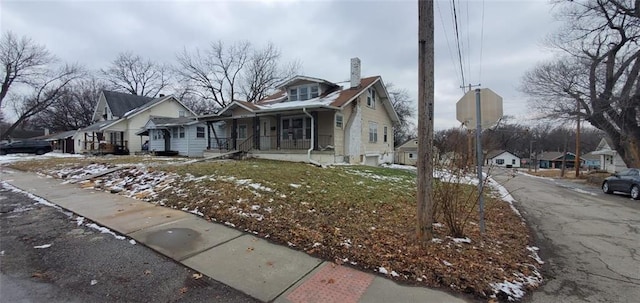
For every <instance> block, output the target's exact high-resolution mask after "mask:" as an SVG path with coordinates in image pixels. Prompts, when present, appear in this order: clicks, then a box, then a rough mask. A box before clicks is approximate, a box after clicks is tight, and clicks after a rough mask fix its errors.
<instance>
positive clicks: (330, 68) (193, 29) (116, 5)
mask: <svg viewBox="0 0 640 303" xmlns="http://www.w3.org/2000/svg"><path fill="white" fill-rule="evenodd" d="M483 6H484V22H483V18H482V15H483V14H482V12H483ZM552 8H553V7H552V6H551V5H550V4H549V3H548V1H546V0H521V1H516V0H512V1H494V0H486V1H484V2H483V1H481V0H474V1H462V0H460V1H457V7H456V12H457V14H456V15H457V17H458V24H459V25H458V30H459V37H460V43H461V44H462V54H461V57H462V59H463V62H464V76H465V83H466V84H468V83H471V84H478V83H480V84H482V87H487V88H491V89H492V90H493V91H495V92H496V93H498V94H499V95H501V96H502V97H503V99H504V114H505V115H511V116H515V117H517V118H518V119H519V121H526V120H527V119H532V117H533V116H534V114H533V113H527V112H528V110H527V104H526V96H523V95H522V94H521V93H519V92H518V91H517V87H518V86H519V84H520V79H521V77H522V75H523V73H524V72H525V71H526V70H528V69H530V68H531V67H533V66H534V65H535V64H536V63H537V62H540V61H543V60H545V59H548V58H549V57H550V56H551V53H550V52H549V51H548V50H546V49H545V47H544V44H543V40H544V39H545V37H547V36H548V35H549V34H550V33H552V32H553V31H554V30H555V29H556V28H557V26H558V24H557V23H555V22H554V18H553V16H552V12H553V10H552ZM417 11H418V5H417V1H406V0H399V1H393V0H377V1H355V0H338V1H311V0H301V1H295V0H289V1H272V0H255V1H213V0H208V1H177V0H173V1H142V0H137V1H93V0H90V1H82V2H81V1H69V0H68V1H47V0H40V1H23V0H20V1H16V0H3V1H2V2H1V3H0V28H1V29H2V32H5V31H9V30H10V31H13V32H14V33H15V34H17V35H27V36H29V37H31V38H32V39H34V40H35V41H36V42H38V43H41V44H44V45H46V46H47V48H48V49H49V50H50V51H51V52H52V53H54V54H55V55H57V56H58V57H60V58H61V59H63V60H65V61H68V62H78V63H81V64H83V65H84V66H86V67H87V68H89V69H96V70H97V69H100V68H105V67H106V66H108V64H109V62H111V61H112V60H113V59H114V58H115V57H116V55H117V54H118V53H120V52H123V51H132V52H134V53H136V54H139V55H141V56H143V57H149V58H151V59H153V60H157V61H162V62H166V63H174V62H175V54H176V53H177V52H179V51H180V50H182V48H183V47H186V48H187V49H193V48H195V47H199V48H205V47H207V45H208V44H209V43H210V42H212V41H217V40H222V41H224V42H228V43H233V42H235V41H239V40H248V41H250V42H251V43H253V44H255V45H256V46H262V45H264V44H266V43H267V42H269V41H271V42H273V43H274V44H275V45H276V46H278V47H279V48H280V49H281V51H282V54H283V56H284V59H285V60H287V61H289V60H299V61H300V62H301V63H302V66H303V70H302V73H303V74H304V75H307V76H312V77H318V78H322V79H326V80H329V81H332V82H339V81H345V80H347V79H349V63H350V61H349V60H350V58H352V57H359V58H360V60H361V61H362V75H363V76H372V75H380V76H382V78H383V80H384V81H385V82H386V83H389V82H392V83H394V84H395V85H396V86H397V87H401V88H405V89H407V90H408V91H409V93H410V95H411V97H412V98H413V99H414V100H415V99H417V82H418V80H417V79H418V70H417V61H418V52H417V46H418V39H417V35H418V12H417ZM434 15H435V34H436V39H435V52H436V55H435V56H436V57H435V65H436V66H435V79H436V80H435V81H436V82H435V87H436V95H435V99H436V103H435V117H436V119H435V127H436V129H445V128H449V127H453V126H459V125H460V123H459V122H458V121H457V120H456V113H455V110H456V107H455V103H456V102H457V101H458V100H459V99H460V98H461V97H462V95H463V92H462V89H460V88H459V87H460V86H461V85H462V79H461V72H460V65H459V63H458V51H457V47H456V40H455V34H454V33H455V32H454V23H453V21H452V16H453V13H452V6H451V1H437V2H436V5H435V8H434ZM481 49H482V51H480V50H481ZM416 104H417V103H416ZM415 106H416V114H417V105H415Z"/></svg>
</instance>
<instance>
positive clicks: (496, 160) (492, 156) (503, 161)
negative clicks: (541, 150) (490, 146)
mask: <svg viewBox="0 0 640 303" xmlns="http://www.w3.org/2000/svg"><path fill="white" fill-rule="evenodd" d="M485 161H486V165H493V166H499V167H507V168H512V167H513V168H517V167H520V157H518V156H516V155H514V154H512V153H510V152H508V151H506V150H497V151H492V152H489V153H488V154H487V158H486V160H485Z"/></svg>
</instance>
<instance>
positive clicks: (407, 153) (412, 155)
mask: <svg viewBox="0 0 640 303" xmlns="http://www.w3.org/2000/svg"><path fill="white" fill-rule="evenodd" d="M396 163H398V164H403V165H416V164H418V139H410V140H408V141H407V142H405V143H402V144H401V145H400V146H398V147H397V148H396Z"/></svg>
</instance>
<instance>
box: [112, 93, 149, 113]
mask: <svg viewBox="0 0 640 303" xmlns="http://www.w3.org/2000/svg"><path fill="white" fill-rule="evenodd" d="M102 93H103V94H104V98H105V100H106V101H107V105H108V106H109V109H110V110H111V114H113V116H115V117H122V116H124V114H125V113H127V112H128V111H131V110H132V109H135V108H137V107H140V106H142V105H144V104H146V103H148V102H150V101H151V100H153V98H150V97H145V96H137V95H132V94H126V93H120V92H113V91H108V90H103V91H102Z"/></svg>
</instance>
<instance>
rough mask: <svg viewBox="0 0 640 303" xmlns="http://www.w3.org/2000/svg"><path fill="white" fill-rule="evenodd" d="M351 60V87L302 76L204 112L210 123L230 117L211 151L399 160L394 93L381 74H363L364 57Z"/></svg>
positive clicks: (320, 160) (319, 160)
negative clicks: (256, 96)
mask: <svg viewBox="0 0 640 303" xmlns="http://www.w3.org/2000/svg"><path fill="white" fill-rule="evenodd" d="M351 62H352V69H351V81H350V83H348V84H347V87H342V86H340V85H338V84H336V83H333V82H329V81H327V80H323V79H318V78H312V77H305V76H296V77H293V78H292V79H289V80H287V81H286V82H284V83H282V84H280V85H279V86H278V87H277V89H278V91H277V92H275V93H274V94H272V95H271V96H268V97H267V98H265V99H262V100H259V101H257V102H256V103H249V102H244V101H233V102H232V103H231V104H230V105H229V106H227V107H225V108H224V109H222V110H221V111H220V112H218V113H217V114H214V115H206V116H202V117H199V120H202V121H206V122H207V123H209V124H212V123H217V122H220V121H222V122H225V127H224V129H223V131H222V133H217V132H216V133H215V134H214V138H212V139H211V141H212V142H213V141H215V142H216V143H217V144H218V146H220V147H221V148H219V149H217V150H213V149H212V150H211V151H212V152H217V153H223V152H225V151H238V152H240V151H242V152H249V153H250V154H251V155H252V156H253V157H256V158H267V159H277V160H288V161H300V162H310V163H316V164H332V163H357V164H366V165H378V164H380V163H391V162H393V160H394V156H393V153H394V148H393V140H394V138H393V125H394V124H395V123H396V122H397V121H398V115H397V114H396V112H395V110H394V109H393V105H392V104H391V101H390V99H389V93H388V92H387V89H386V87H385V85H384V83H383V82H382V78H381V77H380V76H374V77H368V78H360V60H359V59H357V58H354V59H352V60H351ZM209 147H211V146H209ZM224 147H227V148H226V149H225V148H224Z"/></svg>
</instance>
